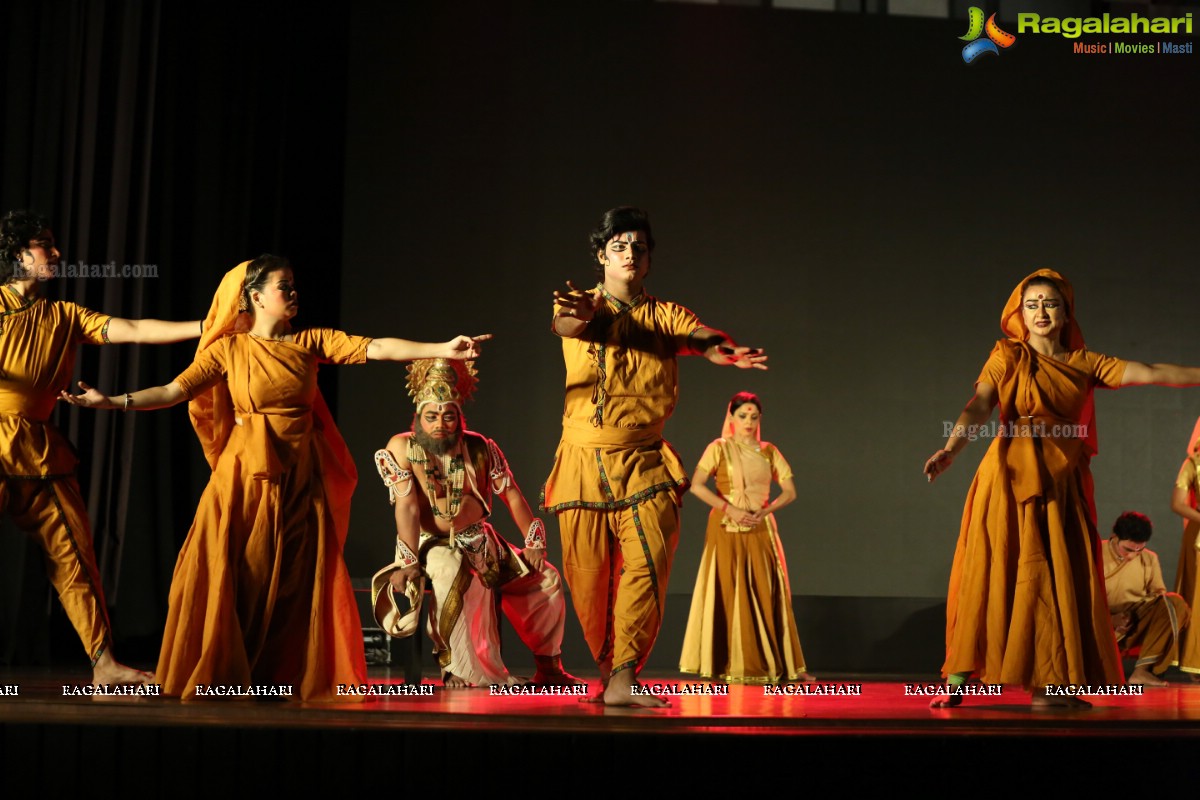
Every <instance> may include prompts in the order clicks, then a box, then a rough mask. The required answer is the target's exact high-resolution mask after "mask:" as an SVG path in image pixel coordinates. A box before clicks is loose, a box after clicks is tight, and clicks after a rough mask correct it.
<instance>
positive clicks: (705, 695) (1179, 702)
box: [0, 668, 1200, 796]
mask: <svg viewBox="0 0 1200 800" xmlns="http://www.w3.org/2000/svg"><path fill="white" fill-rule="evenodd" d="M581 677H584V678H588V679H589V680H590V681H591V682H592V687H593V688H594V687H595V678H594V676H588V675H586V674H585V675H582V676H581ZM819 677H820V678H821V680H820V682H819V683H818V686H819V687H823V688H822V689H821V690H822V691H832V692H837V693H836V694H825V695H807V696H801V695H797V694H788V693H783V694H776V693H769V692H768V691H765V690H764V688H763V687H761V686H728V687H725V686H724V685H723V684H712V683H709V682H703V681H695V680H691V679H688V678H684V677H682V676H678V675H670V676H657V677H648V678H647V679H646V680H644V684H645V685H646V686H648V687H650V688H651V690H653V691H657V692H663V691H667V690H668V689H671V688H678V689H679V690H681V691H686V692H689V693H688V694H683V695H676V696H673V697H671V698H670V700H671V706H670V707H669V708H666V709H661V710H645V709H629V708H605V707H603V706H598V705H593V704H587V703H581V702H579V701H578V698H576V697H573V696H561V695H559V696H529V695H524V694H513V695H495V694H492V693H491V691H490V690H489V689H486V688H485V689H466V690H462V689H460V690H443V689H442V688H441V687H440V686H434V685H433V684H432V683H431V682H430V683H427V684H426V687H427V688H426V689H425V691H429V692H431V694H424V695H415V696H386V695H385V696H371V697H368V699H367V700H366V701H365V702H346V703H320V704H302V703H298V702H280V701H270V700H261V699H259V700H245V699H243V700H213V701H197V702H187V703H183V702H180V701H179V700H176V699H172V698H159V697H140V698H125V697H105V698H102V699H100V698H94V697H86V696H64V689H63V687H64V685H67V686H74V685H75V684H76V683H78V682H85V681H86V674H85V673H78V672H76V673H69V672H62V671H56V672H49V671H23V672H7V673H5V672H3V671H0V686H3V687H12V686H17V687H19V694H17V695H13V694H12V689H11V688H10V689H7V692H8V694H0V731H2V735H3V738H2V740H0V748H2V749H0V760H2V761H3V762H4V764H3V766H4V768H5V770H6V771H8V772H11V771H12V769H14V768H24V769H33V770H35V771H38V772H48V773H53V774H57V775H60V776H63V775H65V776H66V777H68V778H73V779H76V780H82V781H95V779H96V775H97V774H99V775H101V776H106V777H103V778H102V779H101V780H100V783H101V784H102V785H105V786H107V787H108V788H109V789H111V790H112V791H113V792H123V793H127V794H131V795H132V796H138V795H140V794H141V792H140V791H139V790H142V789H145V790H147V792H146V794H145V796H156V795H157V794H158V793H160V792H165V791H168V790H169V791H171V792H172V793H174V794H176V795H179V794H180V790H179V787H178V786H177V785H176V780H177V779H178V778H179V777H180V776H182V775H186V776H189V777H188V780H189V781H190V783H189V784H188V785H189V786H191V787H192V789H193V790H194V794H192V795H191V796H203V795H204V793H205V791H208V790H203V791H202V790H201V788H200V787H205V786H209V787H215V788H216V789H218V790H219V789H221V788H222V787H225V788H230V789H232V788H233V787H236V788H237V789H238V790H239V791H240V790H241V789H244V788H245V787H246V786H248V785H249V786H254V785H256V783H255V782H256V781H260V780H261V781H264V782H263V783H262V788H264V789H267V788H270V789H278V788H279V781H280V780H285V782H286V781H291V782H293V785H294V786H295V787H296V788H297V789H304V788H313V787H325V788H329V789H331V790H337V789H348V788H349V789H355V790H357V789H363V790H367V791H369V789H370V787H371V786H373V785H375V784H374V783H373V780H374V779H373V778H371V777H369V776H372V775H374V774H376V773H377V770H380V769H381V770H383V773H386V772H387V769H388V768H387V765H389V764H392V765H395V766H397V767H399V765H401V764H403V765H405V766H404V767H403V768H402V772H403V773H404V774H416V773H414V772H413V771H414V770H416V772H417V773H421V774H424V773H422V772H421V770H422V768H423V767H427V768H428V769H429V770H432V771H433V772H435V773H439V774H441V773H444V772H445V771H446V770H457V769H460V768H461V764H462V763H463V759H467V760H470V758H471V757H473V756H471V754H476V755H482V756H487V757H489V758H493V759H499V761H500V763H507V764H509V765H510V766H511V767H513V768H518V767H519V765H523V764H525V763H526V762H527V761H528V760H529V759H533V761H535V762H536V763H537V764H538V770H539V773H540V774H542V775H543V776H547V777H550V776H554V777H555V779H557V780H559V781H564V780H567V781H569V780H585V778H584V776H583V775H581V773H580V770H581V769H583V767H582V765H583V764H585V763H588V762H587V758H586V757H585V756H584V755H581V754H591V756H596V755H598V756H599V757H600V759H601V762H602V763H604V762H605V761H611V762H612V763H613V764H618V763H621V762H622V760H623V759H624V758H625V757H626V756H627V755H628V754H629V753H631V752H636V753H641V754H647V753H649V755H650V757H651V758H653V759H654V760H655V761H656V762H659V763H672V764H678V763H684V764H691V765H692V766H693V767H695V769H691V768H689V770H686V771H685V772H683V773H680V772H679V771H678V770H676V769H668V770H666V772H665V773H664V772H663V771H662V770H661V769H660V770H659V771H657V772H655V774H654V777H656V778H657V779H659V780H661V781H662V782H663V785H667V784H669V785H672V786H676V787H678V786H679V785H680V781H685V780H686V781H693V780H694V781H700V779H701V777H702V776H703V774H704V772H703V769H704V768H705V766H706V764H705V760H706V759H707V758H709V757H710V756H711V757H712V758H714V759H717V761H719V762H723V761H725V760H727V759H730V758H737V759H762V758H766V759H767V760H768V761H769V762H771V763H773V764H782V765H788V764H791V762H792V759H796V762H795V764H794V766H796V767H797V768H799V767H800V766H802V764H801V762H803V765H805V766H804V768H805V769H820V768H823V769H836V770H837V771H838V772H839V774H840V775H841V780H842V781H843V782H844V783H845V784H847V785H861V786H866V785H884V784H888V783H889V781H891V780H892V779H893V778H894V777H895V776H896V775H898V774H907V773H908V772H910V771H912V770H915V769H917V768H918V766H919V765H920V764H924V765H925V767H928V766H929V765H928V763H927V762H928V760H929V759H930V758H933V759H936V760H937V761H938V762H939V763H940V764H941V765H942V766H941V767H939V769H940V770H942V771H943V772H946V771H949V773H954V772H955V771H956V770H963V774H968V765H970V767H971V768H972V769H974V768H977V767H978V763H977V762H978V759H979V758H980V757H981V756H982V757H986V758H988V759H992V760H997V763H1003V764H1005V765H1006V768H1005V770H1004V771H1002V772H1001V773H1000V774H998V775H996V776H994V777H993V778H992V779H991V780H992V781H999V782H1001V783H1003V782H1004V781H1006V780H1009V779H1011V780H1014V781H1017V780H1019V779H1020V778H1021V776H1022V772H1023V770H1024V766H1023V765H1024V764H1025V763H1028V762H1031V761H1032V762H1035V763H1036V762H1037V761H1038V760H1039V759H1044V758H1045V757H1047V754H1053V756H1054V758H1055V760H1059V759H1061V760H1063V761H1064V762H1070V761H1072V760H1074V759H1083V760H1084V761H1088V760H1090V759H1097V758H1103V755H1102V754H1103V753H1105V752H1108V749H1109V748H1117V750H1118V751H1119V752H1122V753H1129V752H1139V751H1140V752H1142V753H1144V754H1145V757H1146V758H1153V759H1154V760H1155V761H1157V760H1158V759H1161V758H1171V759H1174V755H1172V754H1178V756H1179V758H1180V759H1183V761H1182V762H1180V763H1182V764H1183V765H1184V766H1182V767H1180V766H1179V765H1178V764H1177V765H1176V767H1175V769H1174V772H1173V773H1172V781H1174V780H1175V779H1179V780H1182V779H1183V778H1184V777H1185V776H1186V777H1187V779H1188V780H1189V781H1192V780H1195V779H1200V766H1198V765H1200V759H1197V758H1195V757H1193V756H1192V754H1193V753H1194V752H1195V751H1196V749H1197V748H1198V747H1200V685H1192V684H1190V683H1188V682H1186V679H1184V680H1182V681H1179V682H1174V683H1172V685H1171V686H1170V687H1167V688H1159V689H1150V688H1147V689H1146V690H1145V692H1144V694H1143V695H1142V696H1140V697H1136V696H1093V697H1090V698H1089V699H1090V700H1091V702H1092V703H1093V706H1094V707H1093V708H1091V709H1090V710H1067V709H1053V710H1035V709H1033V708H1031V706H1030V698H1029V695H1028V693H1026V692H1024V691H1022V690H1020V689H1019V688H1016V687H1011V688H1010V687H1004V688H1003V690H1002V693H1001V694H1000V696H998V697H997V696H990V697H982V696H977V697H968V698H967V699H966V701H965V702H964V704H963V706H961V707H960V708H956V709H930V708H929V697H928V696H925V695H914V694H911V693H910V692H911V689H909V688H908V687H909V686H917V687H928V686H936V684H930V683H928V682H927V681H928V678H926V679H924V680H918V679H906V678H904V677H902V676H836V677H835V676H824V675H822V676H819ZM401 684H402V681H401V679H400V678H399V677H396V676H395V675H394V674H391V673H389V672H388V671H387V670H383V669H379V668H373V669H372V675H371V678H370V685H371V686H374V687H376V688H375V691H378V692H386V691H399V689H397V688H395V687H398V686H400V685H401ZM387 687H393V688H390V689H389V688H387ZM409 688H410V689H411V688H412V687H409ZM3 691H5V690H3V689H0V692H3ZM725 691H727V694H714V692H725ZM792 691H794V690H792ZM856 692H860V693H856ZM128 748H133V749H134V751H135V752H136V753H138V754H143V755H145V757H146V760H148V761H149V762H151V763H152V764H153V767H152V768H149V769H148V768H147V766H146V760H143V759H141V758H139V757H132V758H131V756H130V755H129V754H128V753H127V752H126V750H127V749H128ZM64 756H65V757H66V760H65V761H64ZM813 759H815V760H816V762H817V763H813ZM1138 763H1139V764H1143V763H1144V762H1142V761H1141V760H1139V762H1138ZM922 768H924V767H922ZM97 769H98V770H99V773H97V772H96V770H97ZM314 769H315V772H313V771H312V770H314ZM506 769H507V767H506ZM697 769H698V770H700V771H699V772H697V771H696V770H697ZM381 774H382V773H381ZM601 774H606V772H603V771H602V773H601ZM1089 774H1090V773H1089ZM1135 774H1136V773H1135ZM264 776H272V777H271V778H270V780H268V779H267V778H266V777H264ZM1060 777H1061V776H1060ZM589 780H590V779H589ZM586 782H587V780H585V783H586ZM1110 782H1111V779H1110V778H1109V777H1105V778H1104V781H1103V782H1102V783H1098V784H1097V785H1104V786H1109V785H1110ZM1076 785H1077V784H1076ZM1191 786H1192V788H1194V786H1195V784H1194V783H1192V784H1191ZM181 796H189V793H188V791H184V792H183V793H182V795H181Z"/></svg>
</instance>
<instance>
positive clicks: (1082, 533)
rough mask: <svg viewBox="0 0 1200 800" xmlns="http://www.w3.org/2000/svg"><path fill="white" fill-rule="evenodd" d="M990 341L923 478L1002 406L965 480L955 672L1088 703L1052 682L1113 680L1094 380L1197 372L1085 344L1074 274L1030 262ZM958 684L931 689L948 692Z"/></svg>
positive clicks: (1198, 375) (953, 634)
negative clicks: (1096, 470)
mask: <svg viewBox="0 0 1200 800" xmlns="http://www.w3.org/2000/svg"><path fill="white" fill-rule="evenodd" d="M1000 327H1001V329H1002V330H1003V331H1004V333H1005V334H1006V336H1008V338H1007V339H1001V340H1000V341H999V342H998V343H997V344H996V347H995V348H994V349H993V350H992V354H991V357H990V358H989V359H988V361H987V364H985V365H984V368H983V372H982V373H981V374H980V376H979V380H978V381H977V382H976V384H975V394H974V397H972V399H971V401H970V402H969V403H968V404H967V407H966V408H965V409H964V410H963V412H962V414H961V416H959V418H958V422H957V423H956V425H955V428H954V430H953V432H952V433H951V435H950V437H949V439H948V440H947V441H946V445H945V447H944V448H943V449H941V450H938V451H937V452H936V453H934V454H933V456H931V457H930V458H929V459H928V460H927V461H926V462H925V475H926V476H927V477H928V479H929V480H930V481H932V480H934V479H935V478H936V477H937V476H938V475H940V474H941V473H942V472H944V471H945V470H946V469H948V468H949V467H950V465H951V464H952V463H953V461H954V457H955V455H956V454H957V453H958V452H959V451H961V450H962V449H963V448H964V447H965V446H966V445H967V442H968V437H971V438H974V436H975V434H976V433H977V431H978V430H979V427H980V426H983V425H984V424H986V423H987V421H988V419H989V418H990V417H991V414H992V409H994V408H995V407H996V406H997V405H999V406H1000V425H1001V428H1002V431H1001V432H1002V433H1005V434H1006V435H1004V436H998V437H997V438H996V439H995V440H994V441H993V442H992V444H991V447H989V448H988V451H987V454H986V455H985V456H984V458H983V461H982V462H981V463H980V465H979V470H978V472H976V474H975V480H974V482H973V483H972V484H971V489H970V491H969V492H968V494H967V502H966V507H965V508H964V510H963V519H962V528H961V531H960V533H959V537H958V546H957V548H956V550H955V553H954V564H953V566H952V568H951V572H950V589H949V595H948V597H947V600H946V661H945V664H944V665H943V667H942V670H943V674H945V675H946V677H947V680H948V682H949V683H950V684H951V685H961V684H962V683H963V682H964V681H965V680H966V679H967V678H968V677H969V676H970V675H971V674H973V673H974V674H978V675H979V677H980V678H981V679H982V680H983V681H984V682H985V683H991V684H997V683H1010V684H1020V685H1022V686H1024V687H1025V688H1027V689H1029V690H1030V691H1031V692H1032V694H1033V703H1034V705H1035V706H1046V705H1066V706H1075V707H1086V706H1088V705H1089V704H1088V703H1086V702H1085V701H1083V700H1079V699H1078V698H1076V697H1074V696H1069V695H1065V696H1064V695H1058V694H1055V693H1048V692H1047V690H1046V687H1048V686H1067V685H1075V686H1080V685H1112V684H1117V683H1121V682H1122V677H1123V676H1122V673H1121V664H1120V659H1119V657H1118V654H1117V643H1116V637H1115V635H1114V633H1113V628H1112V621H1111V618H1110V616H1109V612H1108V608H1107V602H1106V599H1105V593H1104V578H1103V574H1102V572H1101V569H1102V562H1101V560H1100V551H1099V547H1100V538H1099V535H1098V534H1097V531H1096V507H1095V501H1094V499H1093V490H1092V474H1091V470H1090V467H1089V464H1090V461H1091V458H1092V456H1093V455H1095V454H1096V441H1097V439H1096V424H1095V413H1094V408H1093V404H1092V392H1093V390H1094V389H1095V388H1096V387H1097V386H1100V387H1106V388H1112V389H1116V388H1119V387H1122V386H1133V385H1139V384H1160V385H1171V386H1194V385H1197V384H1200V368H1194V367H1177V366H1174V365H1170V364H1154V365H1147V364H1141V363H1138V362H1134V361H1122V360H1120V359H1116V358H1110V357H1108V356H1103V355H1099V354H1098V353H1092V352H1089V351H1088V350H1086V349H1085V347H1084V342H1083V333H1082V332H1081V330H1080V328H1079V324H1078V322H1077V321H1076V318H1075V302H1074V293H1073V291H1072V289H1071V285H1070V284H1069V283H1068V282H1067V281H1066V279H1065V278H1063V277H1062V276H1061V275H1059V274H1058V273H1057V272H1054V271H1053V270H1048V269H1043V270H1038V271H1037V272H1035V273H1033V274H1032V275H1030V276H1028V277H1027V278H1025V280H1023V281H1021V283H1020V284H1018V285H1017V287H1016V288H1015V289H1014V290H1013V292H1012V295H1011V296H1010V297H1009V300H1008V303H1007V304H1006V305H1005V307H1004V311H1003V313H1002V315H1001V317H1000ZM961 701H962V695H961V694H951V695H948V696H946V697H945V698H939V699H937V700H935V701H934V703H933V704H934V705H935V706H955V705H958V704H959V703H960V702H961Z"/></svg>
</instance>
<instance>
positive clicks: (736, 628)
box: [679, 392, 813, 683]
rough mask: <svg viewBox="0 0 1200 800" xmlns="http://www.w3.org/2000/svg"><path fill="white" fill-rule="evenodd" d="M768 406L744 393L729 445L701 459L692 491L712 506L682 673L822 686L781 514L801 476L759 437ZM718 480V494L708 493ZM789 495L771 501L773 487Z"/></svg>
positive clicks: (736, 402)
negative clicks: (803, 631) (804, 643)
mask: <svg viewBox="0 0 1200 800" xmlns="http://www.w3.org/2000/svg"><path fill="white" fill-rule="evenodd" d="M761 415H762V403H761V401H760V400H759V399H758V397H757V396H756V395H753V394H751V393H749V392H739V393H738V394H736V395H734V396H733V399H732V400H731V401H730V403H729V409H728V411H727V413H726V415H725V425H724V427H723V428H722V431H721V438H720V439H717V440H716V441H714V442H712V444H710V445H709V446H708V448H707V449H706V450H705V451H704V455H703V456H701V458H700V463H699V465H698V466H697V467H696V474H695V476H694V477H693V479H692V493H693V494H695V495H696V496H697V497H699V498H700V499H701V500H703V501H704V502H705V503H706V504H708V505H709V506H711V507H712V512H711V513H710V514H709V515H708V529H707V531H706V532H705V536H704V554H703V555H702V556H701V558H700V572H699V574H698V575H697V576H696V589H695V591H694V592H693V594H692V610H691V613H690V614H689V616H688V624H687V632H686V633H685V634H684V637H683V654H682V655H681V656H680V659H679V670H680V671H681V672H688V673H694V674H698V675H701V676H703V677H705V678H718V679H720V680H723V681H726V682H728V683H779V682H782V681H794V680H813V677H812V676H811V675H809V674H808V673H807V672H805V667H804V654H803V652H801V650H800V637H799V634H797V632H796V619H795V616H794V615H793V613H792V590H791V585H790V584H789V582H788V574H787V562H786V561H785V560H784V556H783V545H782V544H781V543H780V541H779V530H778V528H777V527H776V525H775V516H774V512H775V511H778V510H779V509H781V508H783V507H784V506H786V505H788V504H789V503H791V502H792V501H793V500H795V499H796V488H795V486H794V485H793V484H792V469H791V467H789V466H788V463H787V461H786V460H785V459H784V457H783V454H782V453H780V452H779V450H778V449H776V448H775V447H774V445H771V444H768V443H766V442H763V441H762V440H761V439H760V438H759V433H760V425H759V423H760V419H761ZM713 476H715V477H716V481H717V492H716V493H714V492H713V491H712V490H710V489H709V488H708V481H709V478H711V477H713ZM772 481H774V482H775V483H777V484H779V487H780V493H779V496H778V497H776V498H775V500H774V501H771V499H770V495H771V483H772Z"/></svg>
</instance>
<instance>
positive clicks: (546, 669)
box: [533, 656, 586, 686]
mask: <svg viewBox="0 0 1200 800" xmlns="http://www.w3.org/2000/svg"><path fill="white" fill-rule="evenodd" d="M535 660H536V661H537V672H536V673H535V674H534V676H533V683H535V684H537V685H538V686H582V685H584V684H585V683H586V681H581V680H579V678H576V677H575V676H574V675H572V674H571V673H569V672H567V671H566V670H565V669H563V667H562V658H561V657H559V656H535Z"/></svg>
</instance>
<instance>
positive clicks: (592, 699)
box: [579, 684, 608, 705]
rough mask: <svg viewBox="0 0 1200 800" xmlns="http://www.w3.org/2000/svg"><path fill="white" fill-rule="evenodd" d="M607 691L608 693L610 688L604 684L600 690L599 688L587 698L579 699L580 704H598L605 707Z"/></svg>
mask: <svg viewBox="0 0 1200 800" xmlns="http://www.w3.org/2000/svg"><path fill="white" fill-rule="evenodd" d="M606 691H608V687H607V686H604V685H603V684H602V685H601V686H600V688H599V689H597V690H596V691H595V692H593V693H592V694H589V695H588V696H587V697H581V698H579V702H581V703H596V704H600V705H603V703H604V693H605V692H606Z"/></svg>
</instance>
